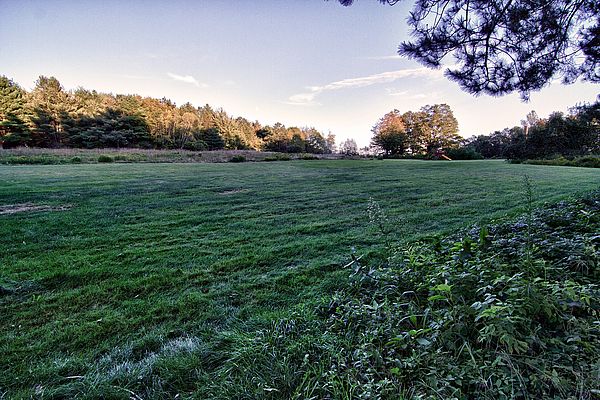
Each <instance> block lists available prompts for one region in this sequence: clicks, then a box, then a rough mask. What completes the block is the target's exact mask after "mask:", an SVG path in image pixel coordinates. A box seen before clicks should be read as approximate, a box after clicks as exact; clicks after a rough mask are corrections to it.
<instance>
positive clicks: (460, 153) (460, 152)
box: [445, 147, 483, 160]
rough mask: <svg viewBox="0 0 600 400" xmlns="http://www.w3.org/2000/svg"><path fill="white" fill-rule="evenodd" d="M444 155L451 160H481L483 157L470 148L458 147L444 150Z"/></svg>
mask: <svg viewBox="0 0 600 400" xmlns="http://www.w3.org/2000/svg"><path fill="white" fill-rule="evenodd" d="M445 153H446V155H447V156H448V157H450V158H451V159H453V160H481V159H483V156H482V155H481V154H479V153H478V152H476V151H475V149H474V148H472V147H459V148H457V149H446V150H445Z"/></svg>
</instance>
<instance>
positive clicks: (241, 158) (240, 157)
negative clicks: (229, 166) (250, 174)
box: [229, 154, 246, 163]
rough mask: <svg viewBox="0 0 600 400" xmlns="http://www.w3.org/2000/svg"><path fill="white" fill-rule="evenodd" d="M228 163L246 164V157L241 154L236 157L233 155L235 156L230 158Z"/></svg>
mask: <svg viewBox="0 0 600 400" xmlns="http://www.w3.org/2000/svg"><path fill="white" fill-rule="evenodd" d="M229 162H232V163H241V162H246V157H244V156H243V155H241V154H238V155H235V156H233V157H231V159H230V160H229Z"/></svg>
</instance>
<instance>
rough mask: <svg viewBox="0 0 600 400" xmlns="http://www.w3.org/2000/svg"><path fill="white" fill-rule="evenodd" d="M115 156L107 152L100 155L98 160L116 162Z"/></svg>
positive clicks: (100, 161)
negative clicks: (108, 154)
mask: <svg viewBox="0 0 600 400" xmlns="http://www.w3.org/2000/svg"><path fill="white" fill-rule="evenodd" d="M114 161H115V160H114V158H112V157H111V156H107V155H105V154H103V155H101V156H100V157H98V162H99V163H111V162H114Z"/></svg>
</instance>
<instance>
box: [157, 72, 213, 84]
mask: <svg viewBox="0 0 600 400" xmlns="http://www.w3.org/2000/svg"><path fill="white" fill-rule="evenodd" d="M167 76H168V77H169V78H171V79H174V80H176V81H180V82H185V83H191V84H192V85H194V86H196V87H207V86H208V85H206V84H205V83H200V82H198V81H197V80H196V78H194V77H193V76H191V75H177V74H173V73H171V72H167Z"/></svg>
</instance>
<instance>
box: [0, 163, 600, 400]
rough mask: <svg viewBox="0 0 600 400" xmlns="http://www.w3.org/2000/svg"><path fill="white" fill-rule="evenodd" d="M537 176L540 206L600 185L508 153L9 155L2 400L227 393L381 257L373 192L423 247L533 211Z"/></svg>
mask: <svg viewBox="0 0 600 400" xmlns="http://www.w3.org/2000/svg"><path fill="white" fill-rule="evenodd" d="M524 175H527V176H529V178H530V180H531V182H532V184H533V190H534V199H535V205H536V206H538V205H541V204H542V203H544V202H556V201H558V200H561V199H565V198H568V197H570V196H572V195H576V194H582V193H585V192H589V191H591V190H594V189H598V187H600V173H599V172H598V170H594V169H587V168H571V167H546V166H537V165H522V164H521V165H513V164H508V163H505V162H503V161H463V162H460V161H456V162H438V161H414V160H412V161H409V160H386V161H380V160H369V161H354V160H339V161H290V162H272V163H239V164H233V163H226V164H178V163H173V164H89V165H84V164H82V165H27V166H21V165H19V166H16V165H2V166H0V238H1V239H0V353H1V354H2V357H0V371H2V372H1V373H0V399H9V398H30V397H32V396H33V397H36V398H73V397H77V396H79V397H81V398H98V397H104V398H124V399H126V398H136V399H137V398H173V397H175V396H176V395H179V398H188V397H190V396H196V397H198V398H219V397H220V396H222V397H223V398H226V396H225V394H223V393H224V392H222V390H220V389H218V388H217V386H215V385H216V383H215V382H216V380H217V379H218V377H219V376H223V374H227V371H228V369H227V368H230V367H231V366H230V364H228V363H229V361H228V360H230V359H231V355H232V354H234V353H235V352H236V351H239V350H240V349H239V346H240V343H245V342H244V340H251V339H250V338H252V337H253V336H254V335H255V333H256V332H259V331H261V330H262V329H265V328H267V327H269V326H271V324H272V321H275V320H278V319H281V318H290V317H293V315H294V313H295V312H296V311H297V310H299V309H302V308H311V307H313V308H314V307H315V306H316V305H317V304H318V303H319V302H321V301H322V299H323V298H325V297H326V296H330V295H331V294H332V293H333V292H334V291H336V289H337V288H338V287H339V285H340V284H341V283H340V282H342V281H343V279H344V277H346V276H347V275H348V271H347V270H345V269H343V266H344V265H345V264H347V263H348V262H349V261H350V260H351V255H352V254H353V252H354V253H355V254H357V255H363V254H364V255H365V259H368V258H369V257H371V258H377V257H378V255H377V249H378V247H377V246H378V243H381V240H380V238H379V237H378V236H377V235H376V234H375V233H374V232H373V230H372V229H371V228H370V225H369V218H368V215H367V206H368V204H369V199H370V198H372V199H373V200H375V201H376V202H377V203H378V204H379V206H380V207H381V208H382V209H383V210H385V212H386V213H387V214H388V216H389V217H390V219H391V220H392V221H396V222H394V225H393V226H394V230H393V232H392V235H395V237H396V238H397V239H398V240H399V241H405V242H406V241H414V240H416V239H420V238H424V237H428V236H433V235H440V234H448V233H452V232H456V231H457V230H459V229H461V228H465V227H468V226H469V225H471V224H473V223H478V222H482V221H484V222H491V221H493V220H498V219H502V218H506V217H507V216H515V215H518V214H520V213H522V212H523V211H524V207H525V200H524V198H525V197H524V194H523V192H524V188H523V176H524ZM240 338H241V339H240ZM273 384H274V385H275V386H273V390H272V391H271V390H270V388H265V392H264V393H265V397H268V396H275V397H276V396H277V391H276V390H277V384H276V383H273ZM267 389H269V390H267ZM267 395H268V396H267ZM44 396H46V397H44ZM136 396H139V397H136ZM247 398H254V397H253V396H252V395H250V394H248V396H247Z"/></svg>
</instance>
